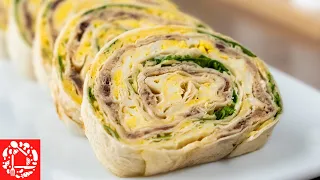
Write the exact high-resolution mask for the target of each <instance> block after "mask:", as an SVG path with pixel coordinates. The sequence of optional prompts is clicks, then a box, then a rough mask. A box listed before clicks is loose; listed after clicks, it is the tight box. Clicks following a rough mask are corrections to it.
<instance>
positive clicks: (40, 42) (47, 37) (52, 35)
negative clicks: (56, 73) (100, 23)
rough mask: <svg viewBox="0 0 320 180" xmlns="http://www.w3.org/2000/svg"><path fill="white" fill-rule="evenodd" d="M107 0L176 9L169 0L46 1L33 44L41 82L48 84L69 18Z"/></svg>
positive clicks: (109, 0) (34, 61) (37, 72)
mask: <svg viewBox="0 0 320 180" xmlns="http://www.w3.org/2000/svg"><path fill="white" fill-rule="evenodd" d="M106 2H127V3H144V4H148V5H153V6H159V7H163V8H167V9H173V10H174V9H176V7H175V5H173V4H172V3H171V2H169V1H167V0H147V1H146V0H50V1H47V3H45V4H44V5H43V6H42V8H41V10H40V12H39V15H38V16H39V18H38V19H37V25H36V37H35V42H34V46H33V63H34V69H35V75H36V77H37V80H38V81H39V82H40V83H41V84H45V85H47V84H48V81H49V79H50V77H51V74H52V73H51V68H52V58H53V47H54V43H55V40H56V38H57V37H58V35H59V33H60V31H61V29H62V28H63V26H64V25H65V23H66V22H67V20H68V19H69V18H70V17H72V16H74V15H75V14H76V13H78V12H80V11H83V10H86V9H90V8H93V7H94V6H97V5H99V4H104V3H106Z"/></svg>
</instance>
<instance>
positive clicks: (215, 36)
mask: <svg viewBox="0 0 320 180" xmlns="http://www.w3.org/2000/svg"><path fill="white" fill-rule="evenodd" d="M198 32H199V33H201V34H207V35H210V36H212V37H214V38H216V39H219V40H221V41H223V42H225V43H228V44H230V45H231V46H232V47H233V48H235V47H236V46H238V47H239V48H240V49H241V50H242V52H243V53H245V54H246V55H248V56H250V57H257V56H256V55H255V54H253V53H252V52H251V51H250V50H249V49H247V48H245V47H243V46H242V45H241V44H239V43H237V42H234V41H231V40H228V39H225V38H223V37H220V36H217V35H214V34H210V33H208V32H205V31H201V30H198Z"/></svg>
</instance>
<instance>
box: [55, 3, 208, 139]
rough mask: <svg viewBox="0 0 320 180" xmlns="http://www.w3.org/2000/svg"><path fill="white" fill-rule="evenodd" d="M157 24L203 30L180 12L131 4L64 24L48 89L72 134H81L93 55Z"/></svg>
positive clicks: (83, 15) (105, 7)
mask: <svg viewBox="0 0 320 180" xmlns="http://www.w3.org/2000/svg"><path fill="white" fill-rule="evenodd" d="M159 24H163V25H167V24H175V25H186V26H193V27H197V26H200V27H206V25H203V24H202V23H201V22H200V21H198V20H196V19H194V18H192V17H190V16H187V15H186V14H183V13H181V12H177V11H168V10H165V9H162V8H157V7H154V6H153V7H151V6H143V5H133V4H107V5H103V6H100V7H96V8H93V9H90V10H88V11H85V12H82V13H80V14H78V15H76V16H75V17H73V18H72V19H71V20H70V21H69V22H68V23H67V24H66V26H65V27H64V29H63V30H62V32H61V33H60V35H59V37H58V39H57V41H56V44H55V52H54V59H53V68H52V70H53V73H52V81H51V89H52V94H53V98H54V101H55V104H56V109H57V112H58V114H59V117H60V119H62V120H63V121H64V122H65V124H66V125H67V126H68V127H70V129H71V130H72V131H73V132H76V133H78V132H81V133H83V122H82V120H81V117H80V106H81V102H82V93H83V91H82V88H83V80H84V77H85V74H86V72H87V70H88V69H89V67H90V64H91V62H92V60H93V59H94V56H95V55H96V53H97V52H98V51H99V50H100V49H101V48H102V47H103V45H104V44H105V43H107V42H108V41H110V40H111V39H112V38H114V37H116V36H117V35H119V34H121V33H123V32H125V31H128V30H131V29H135V28H139V27H151V26H156V25H159Z"/></svg>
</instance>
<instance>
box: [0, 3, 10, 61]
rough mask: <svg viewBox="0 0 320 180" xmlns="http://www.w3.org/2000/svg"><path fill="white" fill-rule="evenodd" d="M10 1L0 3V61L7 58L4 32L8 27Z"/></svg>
mask: <svg viewBox="0 0 320 180" xmlns="http://www.w3.org/2000/svg"><path fill="white" fill-rule="evenodd" d="M9 5H10V0H1V1H0V59H6V58H7V48H6V41H5V32H6V31H7V26H8V11H9Z"/></svg>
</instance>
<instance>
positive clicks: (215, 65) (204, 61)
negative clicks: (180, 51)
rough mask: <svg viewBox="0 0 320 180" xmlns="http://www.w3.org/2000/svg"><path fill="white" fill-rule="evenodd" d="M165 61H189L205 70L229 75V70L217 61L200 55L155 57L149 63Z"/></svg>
mask: <svg viewBox="0 0 320 180" xmlns="http://www.w3.org/2000/svg"><path fill="white" fill-rule="evenodd" d="M167 60H176V61H180V62H183V61H190V62H194V63H196V64H198V65H199V66H201V67H207V68H212V69H215V70H217V71H219V72H221V73H223V72H227V73H229V70H228V69H227V68H226V67H225V66H224V65H223V64H222V63H221V62H219V61H217V60H214V59H210V58H208V57H206V56H204V55H201V56H199V57H192V56H189V55H185V56H179V55H169V56H164V57H155V58H153V59H151V61H155V62H156V63H157V64H160V63H162V62H164V61H167Z"/></svg>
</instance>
